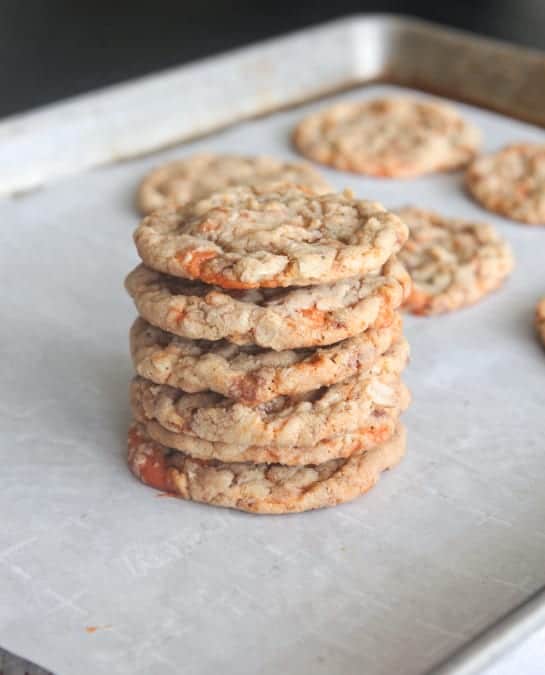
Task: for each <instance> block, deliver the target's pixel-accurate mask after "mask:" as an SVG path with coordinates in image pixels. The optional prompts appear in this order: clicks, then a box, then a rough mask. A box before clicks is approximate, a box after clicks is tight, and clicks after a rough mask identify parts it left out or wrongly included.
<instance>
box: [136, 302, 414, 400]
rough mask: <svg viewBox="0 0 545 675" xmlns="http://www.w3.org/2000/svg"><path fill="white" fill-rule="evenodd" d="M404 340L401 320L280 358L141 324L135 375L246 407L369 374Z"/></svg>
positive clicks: (284, 353) (287, 352)
mask: <svg viewBox="0 0 545 675" xmlns="http://www.w3.org/2000/svg"><path fill="white" fill-rule="evenodd" d="M400 336H401V318H400V316H399V314H398V313H397V312H393V311H392V319H391V323H389V325H386V326H384V327H383V328H380V329H377V328H369V329H368V330H366V331H365V332H364V333H361V334H360V335H357V336H355V337H353V338H347V339H346V340H342V341H341V342H337V343H336V344H333V345H331V346H328V347H321V348H316V349H310V348H307V349H288V350H284V351H281V352H275V351H273V350H272V349H262V348H261V347H256V346H254V345H245V346H240V345H235V344H233V343H232V342H227V341H226V340H219V341H217V342H211V341H208V340H189V339H187V338H182V337H179V336H177V335H173V334H172V333H167V332H165V331H163V330H161V329H160V328H156V327H155V326H152V325H151V324H150V323H148V322H147V321H145V320H144V319H141V318H139V319H137V320H136V321H135V322H134V324H133V326H132V328H131V354H132V359H133V363H134V367H135V369H136V372H137V373H138V374H139V375H141V376H142V377H144V378H146V379H147V380H151V381H152V382H155V383H156V384H167V385H169V386H171V387H175V388H177V389H183V391H186V392H188V393H197V392H201V391H206V390H211V391H215V392H217V393H219V394H222V395H223V396H226V397H228V398H231V399H233V400H235V401H240V402H241V403H245V404H247V405H256V404H258V403H265V402H266V401H270V400H272V399H274V398H277V397H278V396H293V395H297V394H302V393H305V392H307V391H311V390H312V389H319V388H320V387H323V386H328V385H330V384H334V383H336V382H342V381H343V380H345V379H347V378H348V377H351V376H353V375H355V374H357V373H359V372H361V371H363V370H365V369H367V368H369V367H370V366H371V365H372V364H373V363H374V362H375V361H376V359H377V358H378V357H379V356H380V355H381V354H383V353H384V352H385V351H386V350H387V349H388V348H389V347H390V346H391V345H392V343H393V342H395V341H396V340H398V339H399V338H400Z"/></svg>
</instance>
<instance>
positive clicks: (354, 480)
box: [128, 424, 405, 514]
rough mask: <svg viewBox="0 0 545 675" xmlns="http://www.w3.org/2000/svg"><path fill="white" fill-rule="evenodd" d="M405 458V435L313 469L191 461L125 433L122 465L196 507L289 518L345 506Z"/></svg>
mask: <svg viewBox="0 0 545 675" xmlns="http://www.w3.org/2000/svg"><path fill="white" fill-rule="evenodd" d="M404 453H405V430H404V428H403V427H402V426H401V425H400V426H399V427H398V428H397V431H396V433H395V435H394V436H393V437H392V438H391V439H390V440H389V441H387V442H385V443H383V444H382V445H379V446H376V447H375V448H373V449H371V450H368V451H367V452H365V453H360V454H357V455H352V456H351V457H349V458H348V459H333V460H330V461H329V462H325V463H323V464H317V465H307V466H297V467H288V466H282V465H280V464H250V463H247V462H242V463H224V462H218V461H215V460H209V461H203V460H197V459H193V458H191V457H189V456H188V455H185V454H184V453H182V452H179V451H176V450H170V449H168V448H166V447H165V446H163V445H161V444H159V443H157V442H156V441H153V440H152V439H151V438H150V437H149V436H148V435H147V433H146V431H145V429H144V428H143V427H142V426H141V425H138V424H134V425H133V426H132V427H131V428H130V430H129V441H128V463H129V467H130V469H131V471H132V472H133V473H134V475H135V476H136V477H137V478H139V479H140V480H141V481H142V482H143V483H146V484H147V485H149V486H151V487H153V488H155V489H157V490H161V491H163V492H166V493H172V494H175V495H178V496H180V497H182V498H183V499H190V500H193V501H197V502H204V503H206V504H213V505H216V506H224V507H228V508H234V509H239V510H242V511H249V512H252V513H278V514H280V513H295V512H298V511H308V510H310V509H318V508H322V507H325V506H334V505H335V504H340V503H342V502H346V501H349V500H351V499H354V498H355V497H358V496H359V495H361V494H363V493H364V492H367V491H368V490H369V489H371V488H372V487H373V486H374V485H375V484H376V483H377V481H378V479H379V477H380V475H381V473H382V472H383V471H385V470H386V469H389V468H391V467H393V466H394V465H395V464H397V463H398V462H399V461H400V460H401V458H402V457H403V455H404Z"/></svg>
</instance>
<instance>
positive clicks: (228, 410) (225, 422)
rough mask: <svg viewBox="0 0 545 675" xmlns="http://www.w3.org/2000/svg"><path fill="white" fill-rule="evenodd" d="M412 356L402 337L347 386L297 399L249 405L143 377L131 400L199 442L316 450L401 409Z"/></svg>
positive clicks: (151, 417)
mask: <svg viewBox="0 0 545 675" xmlns="http://www.w3.org/2000/svg"><path fill="white" fill-rule="evenodd" d="M408 356H409V348H408V344H407V341H406V340H404V339H402V340H400V341H399V342H398V343H396V344H395V345H393V346H392V347H391V348H390V349H389V350H388V351H387V352H386V353H385V354H384V355H383V356H381V357H379V358H378V359H377V361H376V363H375V364H373V366H371V367H370V368H369V369H368V370H367V371H364V372H363V373H360V374H358V375H356V376H353V377H351V378H348V379H347V380H345V381H344V382H341V383H338V384H334V385H331V386H330V387H322V388H320V389H318V390H314V391H311V392H307V393H305V394H299V395H297V396H279V397H278V398H275V399H273V400H272V401H269V402H267V403H263V404H260V405H257V406H247V405H244V404H242V403H237V402H235V401H233V400H231V399H228V398H225V397H223V396H220V395H219V394H215V393H212V392H203V393H199V394H186V393H184V392H182V391H181V390H179V389H173V388H172V387H168V386H165V385H156V384H153V383H152V382H150V381H149V380H145V379H143V378H141V377H136V378H134V380H133V382H132V385H131V401H133V402H134V407H135V408H137V409H138V410H139V411H141V413H143V415H144V417H145V419H146V420H150V421H156V422H158V423H159V424H161V426H163V427H164V428H165V429H168V430H169V431H173V432H176V433H184V434H188V435H191V436H196V437H197V438H200V439H203V440H206V441H212V442H216V443H217V442H224V443H230V444H238V445H239V446H241V447H247V446H251V445H262V446H274V447H277V448H280V447H287V448H291V447H294V446H312V445H315V444H316V443H318V442H320V441H322V440H324V439H331V438H333V437H336V436H341V435H345V434H347V433H350V432H356V431H360V430H361V429H362V428H369V429H372V428H373V427H374V426H375V423H376V422H377V421H379V420H380V418H381V417H382V416H383V415H384V412H385V410H388V409H390V408H393V409H399V408H400V407H401V406H402V404H403V401H404V399H405V387H404V385H402V383H401V382H400V379H399V376H400V373H401V371H402V370H403V368H404V367H405V366H406V364H407V361H408Z"/></svg>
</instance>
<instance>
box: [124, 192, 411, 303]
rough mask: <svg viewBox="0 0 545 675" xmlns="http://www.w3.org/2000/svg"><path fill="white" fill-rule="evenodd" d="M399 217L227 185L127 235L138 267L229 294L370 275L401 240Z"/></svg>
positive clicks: (371, 206)
mask: <svg viewBox="0 0 545 675" xmlns="http://www.w3.org/2000/svg"><path fill="white" fill-rule="evenodd" d="M407 235H408V232H407V228H406V227H405V225H404V224H403V223H402V222H401V221H400V219H399V218H398V217H397V216H395V215H393V214H391V213H388V212H387V211H386V210H385V209H384V207H383V206H381V205H380V204H378V203H376V202H368V201H364V200H361V199H355V198H354V196H353V195H352V193H351V192H349V191H346V192H343V193H341V194H326V195H318V194H314V193H313V192H310V191H309V190H308V189H306V188H302V187H299V186H296V185H289V184H287V185H284V186H278V187H277V188H276V189H275V190H274V191H272V190H271V189H269V188H266V189H261V188H256V187H240V188H232V189H231V190H228V191H225V192H217V193H215V194H213V195H212V196H210V197H209V198H207V199H201V200H200V201H196V202H190V203H189V204H187V205H186V206H183V207H181V208H179V209H177V210H174V209H168V210H163V211H157V212H155V213H153V214H151V215H150V216H148V217H147V218H144V220H143V221H142V222H141V223H140V225H139V226H138V228H137V229H136V231H135V233H134V241H135V243H136V248H137V249H138V253H139V255H140V257H141V258H142V260H143V261H144V264H145V265H146V266H147V267H150V268H151V269H154V270H157V271H159V272H164V273H165V274H171V275H173V276H177V277H182V278H184V279H196V280H198V281H202V282H204V283H207V284H215V285H217V286H220V287H222V288H228V289H242V290H245V289H251V288H278V287H286V286H309V285H322V284H327V283H334V282H337V281H340V280H343V279H349V278H352V277H356V276H363V275H364V274H367V273H370V272H376V271H377V270H378V269H380V267H381V266H382V265H383V264H384V263H385V262H386V261H387V260H388V258H390V256H392V255H393V254H395V253H397V251H399V249H400V248H401V247H402V246H403V244H404V243H405V241H406V239H407Z"/></svg>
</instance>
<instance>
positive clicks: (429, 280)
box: [397, 207, 514, 315]
mask: <svg viewBox="0 0 545 675" xmlns="http://www.w3.org/2000/svg"><path fill="white" fill-rule="evenodd" d="M397 213H398V215H399V216H400V217H401V218H402V219H403V220H404V221H405V222H406V223H407V225H408V226H409V230H410V235H409V240H408V242H407V243H406V244H405V247H404V248H403V250H402V251H401V253H400V254H399V257H400V259H401V260H402V261H403V263H404V264H405V266H406V268H407V271H408V272H409V274H410V275H411V277H412V281H413V290H412V293H411V295H410V296H409V298H408V299H407V301H406V307H407V309H409V311H411V312H412V313H413V314H423V315H430V314H440V313H443V312H450V311H453V310H455V309H460V308H461V307H465V306H467V305H471V304H473V303H475V302H477V301H478V300H480V299H481V298H482V297H483V296H485V295H486V294H487V293H490V292H491V291H493V290H495V289H496V288H498V287H499V286H500V285H501V284H502V282H503V281H504V280H505V279H506V277H507V276H508V275H509V274H510V273H511V270H512V269H513V264H514V263H513V256H512V254H511V250H510V248H509V246H508V245H507V243H506V242H505V241H504V240H503V239H502V238H501V237H500V236H499V234H498V233H497V232H496V231H495V230H494V228H493V227H492V226H490V225H486V224H483V223H475V222H473V221H467V220H460V219H455V218H445V217H444V216H441V215H439V214H437V213H435V212H433V211H425V210H423V209H417V208H410V207H407V208H404V209H400V210H399V211H397Z"/></svg>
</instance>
